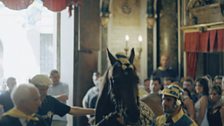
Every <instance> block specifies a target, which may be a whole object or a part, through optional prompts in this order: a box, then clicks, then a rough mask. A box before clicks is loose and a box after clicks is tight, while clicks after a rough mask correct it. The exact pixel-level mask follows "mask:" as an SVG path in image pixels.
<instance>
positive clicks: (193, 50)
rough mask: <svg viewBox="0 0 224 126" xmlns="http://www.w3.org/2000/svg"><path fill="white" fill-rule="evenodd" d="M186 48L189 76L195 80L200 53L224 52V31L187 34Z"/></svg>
mask: <svg viewBox="0 0 224 126" xmlns="http://www.w3.org/2000/svg"><path fill="white" fill-rule="evenodd" d="M184 47H185V51H186V53H187V75H188V76H191V77H193V78H194V77H195V75H196V69H197V53H198V52H202V53H207V52H217V51H219V52H221V51H222V52H224V29H221V30H211V31H206V32H191V33H185V42H184Z"/></svg>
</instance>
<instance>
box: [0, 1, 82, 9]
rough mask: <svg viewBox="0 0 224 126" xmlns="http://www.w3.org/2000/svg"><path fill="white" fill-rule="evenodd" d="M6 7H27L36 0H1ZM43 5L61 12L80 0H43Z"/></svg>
mask: <svg viewBox="0 0 224 126" xmlns="http://www.w3.org/2000/svg"><path fill="white" fill-rule="evenodd" d="M0 1H1V2H2V3H3V4H4V5H5V6H6V7H8V8H9V9H13V10H21V9H26V8H27V7H28V6H29V5H30V4H32V3H33V1H34V0H0ZM42 1H43V5H44V6H45V7H47V8H48V9H49V10H51V11H55V12H59V11H62V10H64V9H65V8H66V7H67V6H69V7H70V8H69V9H71V6H72V5H75V4H76V3H78V2H79V0H42Z"/></svg>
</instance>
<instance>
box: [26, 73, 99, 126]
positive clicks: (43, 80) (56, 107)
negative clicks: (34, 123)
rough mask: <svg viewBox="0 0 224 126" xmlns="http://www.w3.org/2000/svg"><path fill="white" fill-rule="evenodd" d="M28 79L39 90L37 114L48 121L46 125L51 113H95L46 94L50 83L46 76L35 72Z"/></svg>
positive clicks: (61, 114) (50, 120)
mask: <svg viewBox="0 0 224 126" xmlns="http://www.w3.org/2000/svg"><path fill="white" fill-rule="evenodd" d="M29 81H30V83H32V84H34V85H35V86H36V87H37V88H38V90H39V92H40V95H41V101H42V104H41V106H40V107H39V109H38V112H37V114H39V115H41V116H42V117H43V118H44V119H45V120H46V121H47V122H48V125H51V122H52V117H53V115H59V116H64V115H65V114H71V115H75V116H81V115H87V114H90V115H92V114H95V110H94V109H88V108H86V109H84V108H81V107H77V106H68V105H66V104H64V103H62V102H60V101H59V100H57V99H56V98H54V97H52V96H49V95H47V90H48V87H49V85H51V84H52V82H51V80H50V79H49V77H48V76H46V75H43V74H37V75H35V76H34V77H33V78H32V79H30V80H29Z"/></svg>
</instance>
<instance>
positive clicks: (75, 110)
mask: <svg viewBox="0 0 224 126" xmlns="http://www.w3.org/2000/svg"><path fill="white" fill-rule="evenodd" d="M69 114H71V115H74V116H83V115H95V109H91V108H82V107H78V106H73V107H71V109H70V111H69Z"/></svg>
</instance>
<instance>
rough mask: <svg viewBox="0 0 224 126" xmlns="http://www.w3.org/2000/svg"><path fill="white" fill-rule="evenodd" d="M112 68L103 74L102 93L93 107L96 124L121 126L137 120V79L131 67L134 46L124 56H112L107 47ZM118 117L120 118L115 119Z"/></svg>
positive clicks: (100, 125)
mask: <svg viewBox="0 0 224 126" xmlns="http://www.w3.org/2000/svg"><path fill="white" fill-rule="evenodd" d="M107 51H108V57H109V59H110V63H111V67H110V68H109V69H108V70H107V71H106V73H105V75H104V80H103V81H104V82H103V88H102V91H101V94H100V96H99V99H98V102H97V107H96V125H97V126H124V125H135V124H138V123H139V118H140V111H139V99H138V88H137V84H138V81H139V78H138V76H137V74H136V72H135V68H134V66H133V60H134V55H135V54H134V49H132V50H131V55H130V57H129V58H127V57H126V56H125V55H122V54H117V55H116V56H113V55H112V54H111V53H110V52H109V50H107ZM118 120H120V121H118Z"/></svg>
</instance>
